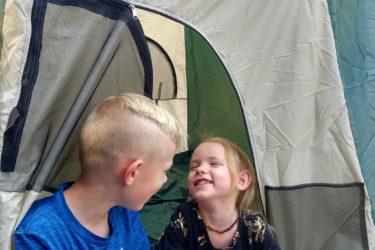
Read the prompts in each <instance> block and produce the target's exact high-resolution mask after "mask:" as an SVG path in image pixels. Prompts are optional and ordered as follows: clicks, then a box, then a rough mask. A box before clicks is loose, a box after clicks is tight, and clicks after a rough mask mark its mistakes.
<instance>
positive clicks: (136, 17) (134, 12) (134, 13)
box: [129, 4, 138, 19]
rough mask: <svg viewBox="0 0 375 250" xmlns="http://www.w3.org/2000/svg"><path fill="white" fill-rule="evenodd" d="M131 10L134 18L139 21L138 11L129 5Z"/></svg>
mask: <svg viewBox="0 0 375 250" xmlns="http://www.w3.org/2000/svg"><path fill="white" fill-rule="evenodd" d="M129 7H130V9H132V13H133V18H134V19H138V15H137V10H136V8H135V6H134V5H133V4H129Z"/></svg>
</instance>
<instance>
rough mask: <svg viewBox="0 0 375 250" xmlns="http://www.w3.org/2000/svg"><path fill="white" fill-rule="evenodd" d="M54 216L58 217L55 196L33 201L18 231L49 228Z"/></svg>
mask: <svg viewBox="0 0 375 250" xmlns="http://www.w3.org/2000/svg"><path fill="white" fill-rule="evenodd" d="M54 217H56V209H55V202H54V197H53V196H50V197H46V198H42V199H40V200H37V201H35V202H34V203H33V205H32V206H31V208H30V209H29V211H28V212H27V213H26V215H25V217H24V218H23V220H22V222H21V223H20V225H19V226H18V228H17V230H16V232H21V231H24V232H35V231H37V230H38V229H40V228H47V227H48V225H49V224H50V223H51V222H52V221H51V219H53V218H54Z"/></svg>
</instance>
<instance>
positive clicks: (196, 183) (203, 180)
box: [194, 178, 213, 186]
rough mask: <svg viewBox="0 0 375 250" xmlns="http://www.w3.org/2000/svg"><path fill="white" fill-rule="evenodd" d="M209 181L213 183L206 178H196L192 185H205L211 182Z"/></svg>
mask: <svg viewBox="0 0 375 250" xmlns="http://www.w3.org/2000/svg"><path fill="white" fill-rule="evenodd" d="M211 183H213V182H212V181H210V180H207V179H204V178H202V179H198V180H196V181H194V186H199V185H205V184H211Z"/></svg>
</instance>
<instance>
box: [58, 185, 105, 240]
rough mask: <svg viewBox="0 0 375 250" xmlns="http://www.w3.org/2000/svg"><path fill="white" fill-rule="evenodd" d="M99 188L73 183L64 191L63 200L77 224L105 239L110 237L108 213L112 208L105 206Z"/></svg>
mask: <svg viewBox="0 0 375 250" xmlns="http://www.w3.org/2000/svg"><path fill="white" fill-rule="evenodd" d="M98 189H100V188H98V187H95V186H93V185H85V184H82V183H80V182H76V183H74V184H73V185H72V186H71V187H70V188H68V189H67V190H65V191H64V198H65V201H66V204H67V206H68V208H69V209H70V211H71V212H72V213H73V215H74V217H75V218H76V219H77V220H78V222H79V223H80V224H81V225H82V226H83V227H85V228H86V229H87V230H89V231H90V232H92V233H93V234H95V235H98V236H100V237H103V238H107V237H109V235H110V226H109V224H108V211H109V209H110V208H111V207H112V206H111V205H109V204H106V202H105V200H106V199H105V197H102V193H101V192H100V190H98Z"/></svg>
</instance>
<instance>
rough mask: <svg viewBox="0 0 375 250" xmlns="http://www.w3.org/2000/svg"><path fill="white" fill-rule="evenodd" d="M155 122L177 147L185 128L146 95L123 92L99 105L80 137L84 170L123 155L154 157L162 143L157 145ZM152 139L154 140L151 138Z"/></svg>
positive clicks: (110, 161) (106, 163)
mask: <svg viewBox="0 0 375 250" xmlns="http://www.w3.org/2000/svg"><path fill="white" fill-rule="evenodd" d="M153 124H155V125H156V126H157V127H158V128H159V129H160V130H161V131H162V132H163V133H164V134H166V135H167V136H169V137H170V138H171V139H172V140H173V141H174V142H175V143H176V147H178V145H179V143H180V140H181V136H182V130H181V127H180V126H179V124H178V122H177V121H176V119H174V117H173V116H172V115H170V114H169V113H168V112H167V111H166V110H164V109H163V108H161V107H158V106H157V105H156V104H154V102H153V101H152V100H150V99H148V98H147V97H145V96H142V95H138V94H130V93H126V94H121V95H118V96H112V97H109V98H107V99H106V100H104V101H103V102H102V103H100V104H99V105H97V106H96V108H95V109H94V110H93V112H92V113H91V114H90V115H89V117H88V118H87V120H86V122H85V123H84V125H83V128H82V131H81V136H80V161H81V165H82V169H83V170H84V169H85V168H91V167H95V166H98V167H100V166H106V165H112V164H114V163H116V161H117V160H119V159H120V157H122V156H123V155H124V154H134V153H140V154H142V155H143V156H144V157H152V155H155V154H157V152H158V151H157V150H158V149H159V148H160V147H162V146H163V145H155V143H152V142H154V141H156V142H157V138H156V137H157V136H158V135H157V131H155V130H153V128H154V127H155V126H153ZM152 140H153V141H152Z"/></svg>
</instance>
